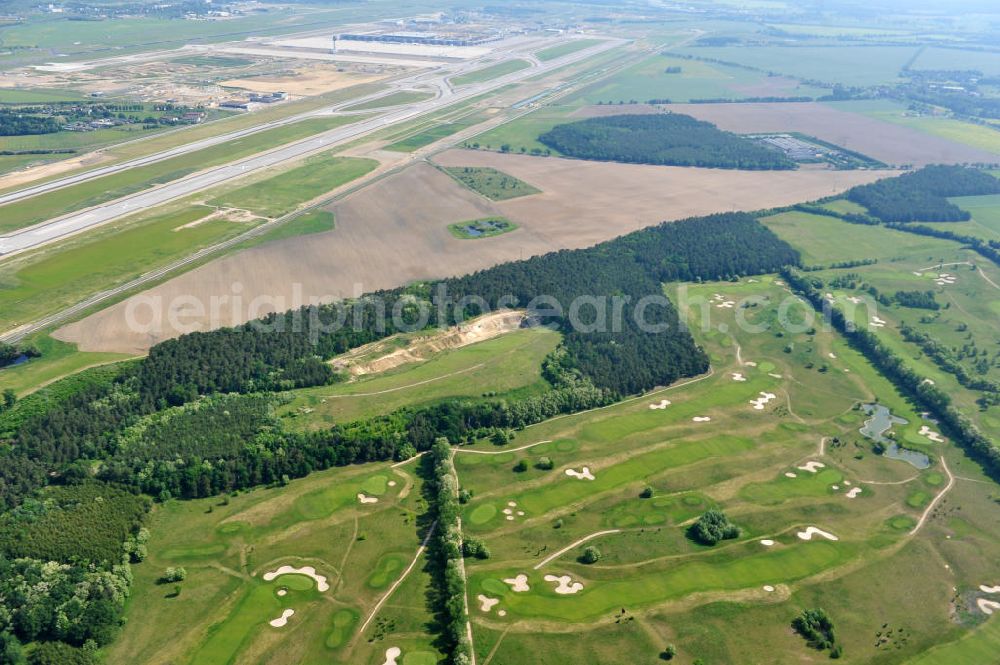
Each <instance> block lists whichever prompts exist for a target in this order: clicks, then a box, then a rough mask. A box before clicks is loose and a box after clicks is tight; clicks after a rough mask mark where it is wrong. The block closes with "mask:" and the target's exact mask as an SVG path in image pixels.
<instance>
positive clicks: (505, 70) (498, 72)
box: [451, 59, 531, 86]
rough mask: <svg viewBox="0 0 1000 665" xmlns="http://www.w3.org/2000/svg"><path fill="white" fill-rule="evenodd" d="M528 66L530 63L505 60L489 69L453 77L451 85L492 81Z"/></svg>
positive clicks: (476, 70) (485, 68)
mask: <svg viewBox="0 0 1000 665" xmlns="http://www.w3.org/2000/svg"><path fill="white" fill-rule="evenodd" d="M530 66H531V63H530V62H528V61H527V60H519V59H515V60H505V61H503V62H500V63H497V64H495V65H490V66H489V67H483V68H482V69H475V70H473V71H471V72H469V73H468V74H461V75H459V76H455V77H453V78H452V79H451V83H452V85H457V86H463V85H469V84H470V83H482V82H483V81H492V80H493V79H496V78H500V77H501V76H506V75H507V74H513V73H514V72H519V71H521V70H522V69H527V68H528V67H530Z"/></svg>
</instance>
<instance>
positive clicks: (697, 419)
mask: <svg viewBox="0 0 1000 665" xmlns="http://www.w3.org/2000/svg"><path fill="white" fill-rule="evenodd" d="M691 420H693V421H694V422H696V423H707V422H709V421H710V420H712V419H711V418H709V417H708V416H695V417H694V418H692V419H691Z"/></svg>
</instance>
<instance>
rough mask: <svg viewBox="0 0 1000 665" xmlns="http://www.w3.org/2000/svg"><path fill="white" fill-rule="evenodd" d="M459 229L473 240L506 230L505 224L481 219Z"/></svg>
mask: <svg viewBox="0 0 1000 665" xmlns="http://www.w3.org/2000/svg"><path fill="white" fill-rule="evenodd" d="M459 228H460V229H461V231H462V233H465V234H467V235H470V236H472V237H473V238H478V237H480V236H484V235H490V234H493V233H496V232H498V231H504V230H506V229H507V223H506V222H503V221H500V220H493V219H482V220H479V221H476V222H473V223H471V224H466V225H465V226H461V227H459Z"/></svg>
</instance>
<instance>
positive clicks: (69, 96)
mask: <svg viewBox="0 0 1000 665" xmlns="http://www.w3.org/2000/svg"><path fill="white" fill-rule="evenodd" d="M83 99H84V97H83V95H81V94H80V93H79V92H76V91H75V90H65V89H58V88H4V89H2V90H0V104H44V103H46V102H78V101H81V100H83ZM5 138H6V137H5Z"/></svg>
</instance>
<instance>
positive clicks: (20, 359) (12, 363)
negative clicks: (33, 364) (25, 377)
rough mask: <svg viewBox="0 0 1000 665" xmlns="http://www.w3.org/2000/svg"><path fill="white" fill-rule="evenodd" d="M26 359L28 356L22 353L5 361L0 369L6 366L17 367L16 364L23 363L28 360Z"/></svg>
mask: <svg viewBox="0 0 1000 665" xmlns="http://www.w3.org/2000/svg"><path fill="white" fill-rule="evenodd" d="M28 360H29V358H28V356H26V355H24V354H23V353H22V354H21V355H19V356H18V357H17V358H14V359H13V360H12V361H10V362H9V363H7V364H6V365H4V366H3V367H0V369H7V368H8V367H17V366H18V365H23V364H24V363H26V362H28Z"/></svg>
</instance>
